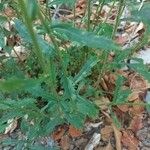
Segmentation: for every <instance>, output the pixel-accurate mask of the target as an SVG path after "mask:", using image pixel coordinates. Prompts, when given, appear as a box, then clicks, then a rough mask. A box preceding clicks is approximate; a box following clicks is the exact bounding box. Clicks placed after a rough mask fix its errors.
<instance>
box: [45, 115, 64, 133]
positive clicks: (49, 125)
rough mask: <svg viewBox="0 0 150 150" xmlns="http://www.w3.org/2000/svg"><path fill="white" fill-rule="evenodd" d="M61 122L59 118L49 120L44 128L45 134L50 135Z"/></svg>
mask: <svg viewBox="0 0 150 150" xmlns="http://www.w3.org/2000/svg"><path fill="white" fill-rule="evenodd" d="M62 122H63V120H62V119H61V118H60V117H57V118H53V119H51V120H50V121H49V122H48V123H47V124H46V125H45V127H44V130H45V133H46V134H49V133H51V132H52V131H53V130H54V129H55V127H56V126H57V125H59V124H61V123H62Z"/></svg>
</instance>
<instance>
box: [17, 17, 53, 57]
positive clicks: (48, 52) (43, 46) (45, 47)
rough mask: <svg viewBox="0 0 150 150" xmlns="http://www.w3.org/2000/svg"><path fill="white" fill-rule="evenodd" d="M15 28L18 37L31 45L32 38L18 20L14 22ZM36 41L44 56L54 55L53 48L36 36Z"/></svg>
mask: <svg viewBox="0 0 150 150" xmlns="http://www.w3.org/2000/svg"><path fill="white" fill-rule="evenodd" d="M15 28H16V30H17V31H18V33H19V35H20V36H21V37H22V38H23V39H24V40H25V41H26V42H28V43H30V44H32V38H31V35H30V34H29V32H28V30H27V28H26V26H25V25H24V24H23V23H22V22H21V21H20V20H18V19H16V20H15ZM36 37H37V41H38V43H39V45H40V47H41V49H42V51H43V53H44V54H46V55H50V56H51V55H53V54H54V49H53V47H52V46H51V45H50V44H48V43H47V42H46V41H45V40H44V39H42V38H41V37H40V35H38V34H36Z"/></svg>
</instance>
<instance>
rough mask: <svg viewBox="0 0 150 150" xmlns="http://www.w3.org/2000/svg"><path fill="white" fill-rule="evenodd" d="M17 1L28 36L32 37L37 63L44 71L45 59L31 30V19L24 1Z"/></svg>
mask: <svg viewBox="0 0 150 150" xmlns="http://www.w3.org/2000/svg"><path fill="white" fill-rule="evenodd" d="M18 3H19V5H20V8H21V11H22V14H23V17H24V22H25V24H26V27H27V29H28V31H29V33H30V36H31V39H32V43H33V45H34V51H33V52H34V53H35V55H36V56H37V58H38V60H39V63H40V65H41V67H42V68H43V71H44V72H47V71H46V64H45V61H44V60H45V59H44V57H43V54H42V50H41V48H40V46H39V44H38V41H37V38H36V35H35V33H34V30H33V25H32V20H31V18H30V17H29V16H28V12H27V8H26V4H25V3H24V1H23V0H18Z"/></svg>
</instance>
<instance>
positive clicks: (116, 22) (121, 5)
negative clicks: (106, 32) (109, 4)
mask: <svg viewBox="0 0 150 150" xmlns="http://www.w3.org/2000/svg"><path fill="white" fill-rule="evenodd" d="M124 3H125V0H120V2H119V8H118V13H117V17H116V21H115V26H114V29H113V33H112V39H113V38H114V36H115V34H116V32H117V28H118V26H119V23H120V17H121V15H122V12H123V10H124V7H125V5H124Z"/></svg>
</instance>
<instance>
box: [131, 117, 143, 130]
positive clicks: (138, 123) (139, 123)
mask: <svg viewBox="0 0 150 150" xmlns="http://www.w3.org/2000/svg"><path fill="white" fill-rule="evenodd" d="M142 118H143V117H142V115H141V116H134V117H133V119H132V121H131V123H130V127H129V129H131V130H132V131H133V132H134V133H136V132H137V131H138V130H140V129H141V128H143V120H142Z"/></svg>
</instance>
